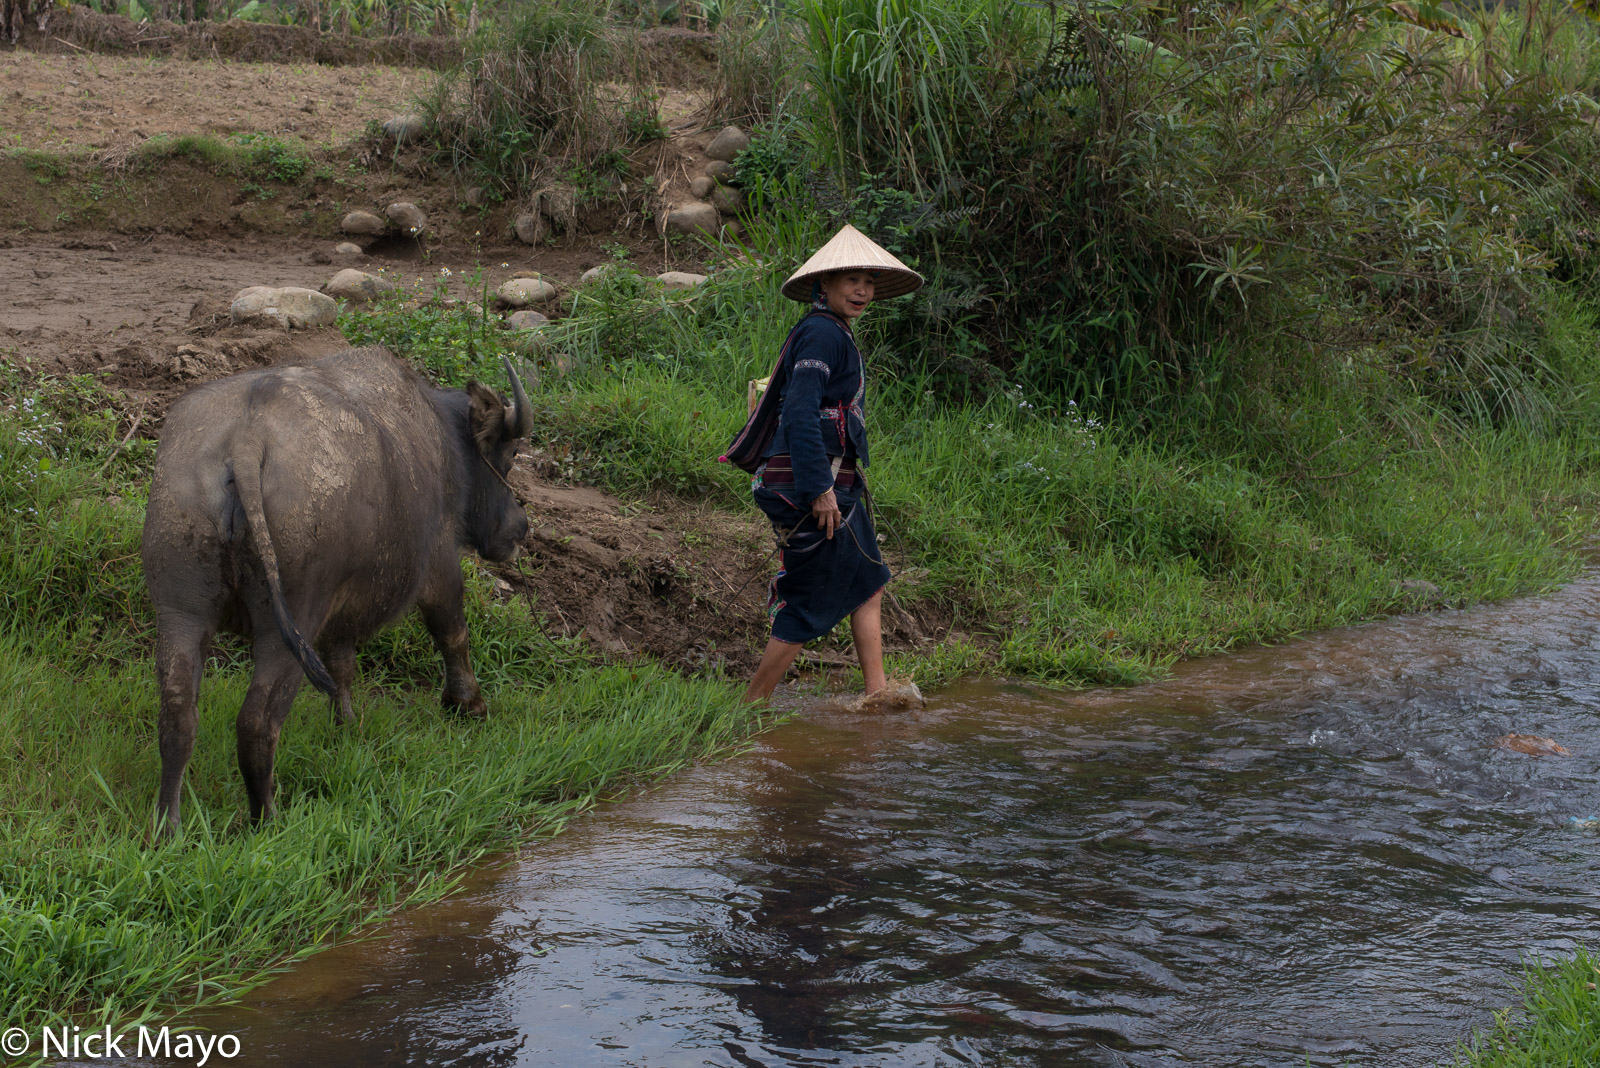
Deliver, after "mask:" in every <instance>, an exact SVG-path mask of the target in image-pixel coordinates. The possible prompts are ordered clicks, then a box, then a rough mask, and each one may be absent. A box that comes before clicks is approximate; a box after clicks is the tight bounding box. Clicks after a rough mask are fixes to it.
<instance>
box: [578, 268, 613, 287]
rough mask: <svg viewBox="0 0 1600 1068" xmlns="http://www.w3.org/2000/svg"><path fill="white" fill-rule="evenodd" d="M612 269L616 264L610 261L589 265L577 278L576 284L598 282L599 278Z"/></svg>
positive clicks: (584, 284)
mask: <svg viewBox="0 0 1600 1068" xmlns="http://www.w3.org/2000/svg"><path fill="white" fill-rule="evenodd" d="M614 270H616V265H615V264H612V263H602V264H601V265H600V266H598V267H590V268H589V269H588V270H587V271H584V272H583V275H582V277H580V278H579V279H578V284H579V285H580V286H586V285H588V284H589V283H590V282H598V281H600V279H602V278H604V277H605V276H606V275H608V274H610V273H611V272H612V271H614Z"/></svg>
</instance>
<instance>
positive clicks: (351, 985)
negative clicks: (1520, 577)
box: [208, 578, 1600, 1068]
mask: <svg viewBox="0 0 1600 1068" xmlns="http://www.w3.org/2000/svg"><path fill="white" fill-rule="evenodd" d="M1597 594H1600V583H1597V582H1596V580H1595V579H1593V578H1590V579H1588V580H1586V581H1584V582H1581V583H1578V584H1576V585H1574V586H1573V587H1570V588H1568V589H1567V590H1565V591H1563V592H1562V593H1560V594H1558V595H1555V596H1553V597H1549V598H1544V599H1541V600H1538V601H1530V602H1524V603H1521V604H1514V605H1509V606H1501V607H1498V608H1490V609H1483V610H1477V611H1473V612H1466V613H1446V614H1441V615H1437V616H1431V617H1426V618H1420V619H1411V620H1401V621H1394V622H1389V623H1383V624H1378V625H1374V626H1369V627H1363V628H1356V629H1352V630H1347V631H1341V632H1336V633H1332V634H1328V635H1323V636H1320V637H1318V638H1316V639H1313V640H1311V641H1307V642H1302V643H1297V644H1294V645H1290V646H1285V647H1282V648H1278V649H1255V650H1249V651H1246V652H1243V653H1240V654H1238V655H1235V656H1232V657H1227V658H1221V659H1217V660H1213V661H1208V662H1205V663H1197V664H1190V665H1185V666H1184V668H1183V669H1182V670H1181V671H1180V672H1179V673H1178V675H1177V676H1176V677H1175V678H1173V679H1172V680H1169V681H1167V682H1163V683H1161V684H1158V685H1154V686H1147V687H1142V688H1139V689H1135V690H1125V691H1096V692H1090V693H1083V694H1076V695H1059V694H1051V693H1048V692H1041V691H1038V690H1034V689H1031V688H1029V687H1018V686H991V685H984V686H978V685H971V686H963V687H958V688H956V689H954V690H951V691H948V692H946V693H943V694H940V695H938V697H937V698H936V700H935V702H934V707H933V708H931V709H929V710H927V711H925V712H922V713H917V714H912V715H904V716H896V717H893V718H890V719H872V718H866V717H861V716H853V715H850V714H845V713H839V712H825V711H817V712H813V713H811V714H809V715H808V716H806V717H805V718H804V719H802V720H800V721H798V722H794V723H791V724H788V725H786V726H785V727H783V728H781V729H779V730H778V731H775V732H773V733H772V734H771V735H769V736H768V737H767V738H765V739H763V741H762V745H761V746H760V748H759V749H758V750H757V751H756V752H753V753H751V754H749V755H748V756H746V757H741V758H739V759H737V760H734V761H730V762H728V763H725V764H722V765H719V766H717V767H712V768H698V769H694V770H692V771H690V772H688V773H686V774H684V775H681V776H679V777H677V778H675V779H674V780H673V781H671V782H670V783H668V784H665V785H664V786H662V787H661V788H659V789H657V790H656V791H654V792H652V793H650V794H648V795H646V796H643V797H641V798H638V799H636V800H633V801H630V802H627V803H625V804H622V805H617V806H613V807H611V808H609V809H606V810H604V811H602V812H599V813H596V814H594V815H593V816H591V817H589V818H587V819H585V820H583V821H581V822H580V824H579V825H578V826H577V827H575V828H574V829H573V830H571V831H569V832H568V833H567V834H566V835H564V836H562V837H561V838H560V839H557V840H556V841H554V842H551V843H547V844H544V845H540V846H538V847H536V848H534V849H532V850H530V851H529V853H528V855H527V856H526V857H525V858H524V859H523V860H521V861H520V862H519V863H518V864H517V865H515V866H513V867H512V868H510V869H508V870H506V871H504V872H502V873H499V874H497V875H493V876H485V877H484V878H482V879H481V880H480V881H479V882H478V884H477V885H475V886H474V887H473V888H472V889H471V890H470V891H469V892H468V893H466V894H465V895H463V896H462V897H461V898H459V899H457V900H455V901H452V902H449V903H446V904H444V905H442V906H438V907H435V908H430V909H425V910H419V911H418V912H417V913H415V914H414V915H408V916H406V917H403V918H401V919H400V920H398V921H397V922H396V923H394V924H393V925H391V927H390V928H389V930H388V932H387V934H386V937H385V938H383V939H381V940H376V941H369V942H366V943H360V944H355V945H351V946H344V947H339V948H337V949H335V950H333V951H330V952H329V953H326V954H323V955H321V956H319V957H317V958H314V959H312V960H311V961H309V962H308V963H306V964H305V965H303V966H301V967H300V968H298V969H297V970H296V971H295V972H294V973H292V974H291V975H289V976H286V977H285V978H283V979H281V980H279V981H277V982H275V983H273V984H271V985H269V986H268V987H266V988H264V989H263V990H262V991H260V992H259V993H258V994H257V995H255V996H254V997H252V999H251V1000H250V1002H249V1003H248V1004H247V1005H246V1006H244V1007H242V1008H240V1009H236V1010H230V1011H229V1012H227V1013H225V1014H221V1015H220V1016H217V1017H215V1018H212V1019H211V1020H209V1021H208V1023H209V1025H210V1026H213V1027H215V1028H217V1029H219V1030H232V1031H236V1032H237V1033H239V1034H240V1035H241V1037H242V1039H243V1041H244V1044H245V1048H246V1051H247V1056H246V1057H245V1058H242V1059H243V1060H246V1061H251V1062H253V1063H263V1064H267V1063H270V1064H289V1065H297V1064H307V1065H310V1064H330V1063H362V1064H368V1065H402V1064H405V1065H409V1064H466V1065H485V1066H488V1065H510V1064H517V1065H563V1066H565V1065H648V1066H652V1068H656V1066H664V1065H672V1066H676V1065H728V1066H733V1065H744V1066H750V1065H762V1066H777V1065H822V1064H826V1065H843V1066H866V1065H874V1066H877V1065H941V1066H942V1065H967V1064H993V1065H1018V1066H1034V1065H1038V1066H1045V1065H1049V1066H1056V1065H1138V1066H1145V1065H1151V1066H1154V1065H1171V1064H1206V1065H1229V1066H1234V1065H1240V1066H1243V1065H1273V1066H1278V1065H1304V1064H1306V1063H1307V1061H1308V1060H1309V1062H1310V1063H1312V1064H1319V1065H1321V1064H1330V1065H1331V1064H1347V1063H1348V1064H1358V1065H1359V1064H1369V1065H1393V1064H1421V1063H1429V1062H1431V1061H1433V1060H1437V1059H1439V1058H1447V1057H1448V1055H1449V1053H1450V1050H1451V1048H1452V1046H1453V1044H1454V1042H1455V1040H1456V1039H1457V1038H1458V1037H1459V1036H1461V1035H1463V1034H1465V1033H1466V1032H1467V1031H1469V1030H1470V1029H1471V1028H1472V1027H1474V1026H1481V1025H1483V1024H1484V1023H1486V1022H1487V1020H1488V1014H1489V1011H1490V1010H1491V1009H1492V1008H1495V1007H1498V1006H1501V1005H1503V1004H1505V1003H1506V1002H1507V1001H1508V1000H1509V999H1510V996H1511V995H1510V989H1509V987H1508V985H1507V984H1508V981H1509V977H1510V975H1511V973H1513V972H1515V970H1516V968H1517V964H1518V960H1519V956H1520V955H1521V954H1523V953H1524V952H1532V953H1535V954H1540V953H1550V954H1553V953H1558V952H1562V951H1565V950H1567V949H1569V948H1570V946H1571V945H1572V944H1574V942H1576V941H1580V940H1583V939H1587V938H1590V937H1591V936H1592V932H1593V931H1594V929H1595V921H1596V919H1597V918H1600V915H1597V914H1600V909H1597V906H1600V901H1597V899H1596V897H1595V894H1594V891H1593V887H1594V885H1595V878H1596V875H1597V873H1600V836H1596V835H1594V834H1593V833H1585V832H1583V831H1581V830H1577V829H1574V826H1573V825H1572V824H1570V823H1569V817H1571V816H1575V815H1576V816H1588V815H1593V814H1597V813H1600V782H1597V779H1596V776H1595V770H1596V755H1597V754H1600V719H1597V717H1596V716H1595V715H1594V714H1593V710H1594V708H1595V706H1596V683H1595V679H1596V677H1597V669H1600V653H1597V652H1596V646H1595V641H1594V639H1595V636H1596V635H1595V632H1596V629H1597V623H1596V614H1595V611H1594V608H1593V606H1594V605H1595V604H1596V595H1597ZM1511 731H1519V732H1523V733H1531V734H1540V735H1548V736H1551V737H1554V738H1555V739H1556V740H1557V741H1559V742H1561V743H1562V744H1563V745H1565V746H1566V747H1567V748H1569V749H1570V750H1571V751H1572V753H1573V755H1572V756H1570V757H1547V758H1542V759H1535V758H1531V757H1528V756H1524V755H1521V754H1518V753H1514V752H1510V751H1507V750H1503V749H1497V748H1495V747H1494V746H1493V744H1492V743H1493V740H1494V739H1495V738H1496V737H1498V736H1500V735H1503V734H1506V733H1508V732H1511Z"/></svg>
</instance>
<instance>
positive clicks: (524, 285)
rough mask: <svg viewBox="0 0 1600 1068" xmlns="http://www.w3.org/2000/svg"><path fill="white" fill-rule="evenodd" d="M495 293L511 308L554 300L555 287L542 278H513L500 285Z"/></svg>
mask: <svg viewBox="0 0 1600 1068" xmlns="http://www.w3.org/2000/svg"><path fill="white" fill-rule="evenodd" d="M496 295H497V296H499V298H500V299H501V300H503V301H505V302H506V303H507V304H509V305H511V306H512V307H513V308H526V307H527V306H528V305H530V304H544V303H546V302H548V301H552V300H555V299H556V287H555V286H553V285H551V284H550V283H549V282H546V281H545V280H544V279H542V278H513V279H511V281H509V282H507V283H505V284H504V285H502V286H501V287H500V288H499V289H498V290H497V291H496Z"/></svg>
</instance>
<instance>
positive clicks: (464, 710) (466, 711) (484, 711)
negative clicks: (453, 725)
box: [440, 693, 489, 719]
mask: <svg viewBox="0 0 1600 1068" xmlns="http://www.w3.org/2000/svg"><path fill="white" fill-rule="evenodd" d="M440 703H441V704H442V705H444V710H445V711H446V712H449V713H450V714H451V715H455V716H460V717H461V718H462V719H484V718H487V716H488V715H489V706H488V705H487V704H485V703H484V700H483V695H482V694H476V693H475V694H473V695H472V696H471V697H469V698H468V699H467V700H465V701H458V700H456V699H454V698H452V697H449V696H446V697H445V698H444V700H443V701H441V702H440Z"/></svg>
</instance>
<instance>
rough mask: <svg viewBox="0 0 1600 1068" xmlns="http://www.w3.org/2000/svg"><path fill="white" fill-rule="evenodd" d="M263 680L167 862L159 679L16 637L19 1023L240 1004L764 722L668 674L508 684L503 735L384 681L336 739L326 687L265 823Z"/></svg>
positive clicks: (305, 721) (198, 768)
mask: <svg viewBox="0 0 1600 1068" xmlns="http://www.w3.org/2000/svg"><path fill="white" fill-rule="evenodd" d="M247 682H248V679H247V676H246V673H245V672H244V671H243V670H239V669H235V670H231V671H222V672H219V673H216V674H214V675H213V676H212V677H211V680H210V681H209V682H208V684H207V686H206V688H205V693H204V696H203V699H202V701H201V708H200V712H201V720H200V739H199V744H198V746H197V747H196V753H195V759H194V761H193V763H192V764H191V765H190V768H189V773H188V778H187V784H188V788H187V801H186V807H185V812H184V818H185V823H184V834H183V837H182V838H181V839H180V840H179V841H177V842H175V843H172V844H166V845H162V846H159V847H155V848H151V847H149V846H148V845H147V844H146V841H145V837H144V832H145V830H146V829H147V828H148V827H149V825H150V813H151V801H152V796H153V791H154V789H155V783H156V778H157V776H158V774H159V758H158V756H157V753H156V744H155V742H156V740H155V734H154V716H153V714H152V711H153V709H154V707H155V693H154V684H153V681H152V679H151V677H150V674H149V672H148V671H147V670H146V669H145V668H144V667H143V665H140V666H138V667H135V668H130V669H125V670H119V671H105V670H92V671H89V672H86V673H82V674H67V673H65V672H62V671H59V670H58V669H56V668H55V667H54V666H53V665H50V664H48V663H47V662H44V661H42V660H40V659H38V658H36V657H32V656H29V655H27V654H25V653H22V652H19V651H18V650H17V649H16V647H15V644H14V643H11V642H9V641H7V642H5V643H3V644H0V686H3V687H4V691H3V692H5V693H6V694H7V695H8V696H7V699H6V701H5V703H4V704H3V705H0V751H3V752H4V754H5V755H4V757H3V758H0V797H4V799H5V803H4V813H5V814H4V815H3V816H0V843H3V844H0V866H3V868H0V870H4V872H5V873H6V874H5V877H4V880H3V881H0V991H4V994H5V997H4V1003H5V1011H4V1013H3V1014H0V1015H3V1016H4V1024H5V1025H7V1026H10V1025H18V1026H22V1025H26V1026H29V1027H30V1028H31V1027H34V1026H37V1025H39V1024H41V1023H46V1022H57V1021H60V1020H61V1019H62V1018H63V1015H64V1014H65V1013H68V1012H74V1013H77V1014H81V1015H83V1016H88V1017H93V1018H103V1019H107V1020H112V1019H122V1020H127V1019H130V1018H135V1017H142V1016H148V1015H150V1014H153V1013H156V1012H158V1011H165V1010H166V1009H169V1008H171V1007H174V1006H181V1005H191V1004H198V1003H201V1002H206V1001H214V1000H217V999H223V998H227V997H228V996H229V995H231V994H235V993H237V992H238V991H239V990H240V989H242V988H243V985H244V984H245V983H247V982H248V981H249V980H250V978H251V977H253V976H255V975H258V974H259V973H260V971H261V969H262V968H263V967H267V966H271V965H276V964H280V963H282V962H284V961H286V960H290V959H293V958H295V957H299V956H304V955H305V954H307V953H310V952H314V951H315V950H316V949H317V948H319V947H320V946H321V945H323V944H324V943H325V942H326V941H327V940H328V939H330V938H332V937H334V936H336V935H338V934H341V933H343V932H346V931H349V930H351V929H353V928H354V927H356V926H357V925H359V924H362V923H366V922H370V921H371V920H373V919H375V918H377V917H379V916H382V915H383V914H385V913H386V912H388V911H391V910H393V909H395V908H398V907H400V906H403V905H409V904H416V903H419V902H422V901H428V900H433V899H436V898H438V897H439V896H441V895H443V894H445V893H448V892H449V891H450V889H451V888H452V887H453V886H454V885H455V879H456V876H457V875H458V874H459V873H460V872H461V871H462V870H463V868H464V867H466V866H467V865H471V864H474V863H477V862H479V861H481V860H483V859H484V858H485V857H486V856H487V855H488V854H489V853H490V852H491V851H494V850H504V849H509V848H514V847H515V846H517V845H518V844H519V843H521V842H522V841H524V840H526V839H527V838H528V837H529V836H530V835H539V834H549V833H553V832H554V831H556V830H558V829H559V828H560V827H561V825H562V824H563V823H564V822H565V821H566V820H567V819H569V818H570V817H571V816H572V815H573V814H575V813H577V812H579V811H581V810H582V809H584V808H585V807H587V806H589V805H591V804H593V803H594V802H596V801H597V800H600V799H603V798H605V797H607V796H611V795H615V794H618V793H621V792H625V790H626V789H627V788H628V786H629V785H630V784H632V783H635V782H637V781H639V780H641V779H648V778H651V777H654V776H658V775H661V774H664V773H666V772H668V771H671V770H673V769H675V768H678V767H681V766H683V765H684V764H686V763H688V762H690V761H692V760H695V759H698V758H700V757H703V756H706V755H709V754H712V753H715V752H717V751H719V750H721V749H725V748H726V747H727V746H729V745H730V744H733V743H734V742H736V741H737V740H738V739H739V738H742V737H743V736H744V735H746V734H747V733H748V732H749V731H750V729H751V728H752V727H753V726H754V725H755V724H756V722H757V720H756V719H755V718H754V716H753V715H752V714H751V713H750V712H748V711H747V710H744V709H743V708H741V707H739V706H737V705H736V703H735V701H734V699H733V692H732V690H731V688H729V687H721V686H712V685H707V684H704V683H696V682H692V681H688V680H684V679H681V678H679V677H677V676H673V675H670V674H667V673H665V672H663V671H661V670H659V669H656V668H651V667H637V668H628V667H603V668H591V669H587V670H584V671H581V672H576V673H573V672H559V673H557V676H556V677H555V678H553V679H551V680H549V681H535V682H534V683H533V684H531V685H530V684H526V683H524V684H520V685H515V686H508V687H503V688H496V689H491V690H489V691H488V694H487V696H488V700H489V704H490V708H491V710H492V711H491V715H490V717H489V719H488V720H487V721H486V722H484V723H465V722H462V721H460V720H456V719H452V718H450V717H447V716H444V715H443V714H442V713H441V712H440V711H439V710H438V708H437V706H436V704H435V702H434V701H433V700H432V698H431V696H430V695H427V694H421V695H413V694H408V693H404V692H376V693H375V692H373V690H372V689H371V688H370V685H369V686H366V687H364V688H363V693H362V700H361V702H360V704H361V709H362V721H361V722H360V723H359V724H357V725H354V726H353V727H351V728H346V729H340V728H338V727H336V726H335V725H334V724H333V723H332V722H331V717H330V716H329V714H328V709H327V705H326V703H325V702H324V701H323V700H322V699H320V698H319V697H313V696H308V697H304V698H302V700H301V701H300V702H299V704H298V706H297V707H296V709H295V713H294V715H293V716H292V717H291V719H290V721H289V726H288V728H287V729H286V731H285V735H284V739H283V743H282V745H281V748H280V750H279V755H278V763H277V777H278V792H279V798H280V804H281V806H282V811H281V814H280V816H279V817H278V818H277V819H276V820H275V821H274V822H273V823H272V824H271V825H269V826H267V827H266V828H264V829H262V830H259V831H251V830H249V829H248V828H247V827H245V826H244V825H243V822H242V821H243V808H242V804H241V800H242V792H241V789H240V784H239V781H238V773H237V771H236V769H235V764H234V754H233V750H234V745H233V715H234V713H235V712H236V711H237V708H238V704H239V701H240V700H241V699H242V698H243V695H244V689H245V686H246V684H247Z"/></svg>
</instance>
